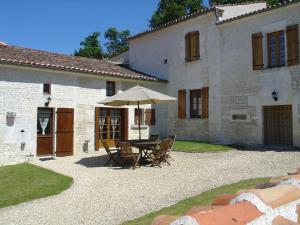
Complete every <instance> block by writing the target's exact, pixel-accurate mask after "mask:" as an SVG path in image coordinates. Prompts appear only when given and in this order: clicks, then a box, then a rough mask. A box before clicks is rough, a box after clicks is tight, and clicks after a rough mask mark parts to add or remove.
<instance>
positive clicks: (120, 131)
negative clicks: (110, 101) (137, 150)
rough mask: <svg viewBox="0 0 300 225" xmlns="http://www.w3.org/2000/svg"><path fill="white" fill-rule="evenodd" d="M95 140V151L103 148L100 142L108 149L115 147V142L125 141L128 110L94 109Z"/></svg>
mask: <svg viewBox="0 0 300 225" xmlns="http://www.w3.org/2000/svg"><path fill="white" fill-rule="evenodd" d="M95 113H96V121H95V138H96V143H95V147H96V150H99V149H100V148H103V146H102V143H101V140H103V141H106V142H107V144H108V146H109V147H115V140H126V139H127V131H128V124H127V123H128V122H127V120H128V110H127V109H115V108H96V112H95Z"/></svg>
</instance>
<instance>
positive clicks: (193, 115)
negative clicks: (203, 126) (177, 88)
mask: <svg viewBox="0 0 300 225" xmlns="http://www.w3.org/2000/svg"><path fill="white" fill-rule="evenodd" d="M195 95H200V98H199V96H198V100H197V101H198V102H197V110H196V111H197V113H196V111H195V110H193V98H194V96H195ZM189 97H190V118H192V119H193V118H202V110H203V109H202V107H203V106H202V104H203V103H202V89H193V90H190V96H189ZM196 97H197V96H196ZM199 103H201V114H200V115H199V114H198V112H199Z"/></svg>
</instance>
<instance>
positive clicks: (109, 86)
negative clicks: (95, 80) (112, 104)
mask: <svg viewBox="0 0 300 225" xmlns="http://www.w3.org/2000/svg"><path fill="white" fill-rule="evenodd" d="M115 94H116V88H115V82H113V81H106V96H113V95H115Z"/></svg>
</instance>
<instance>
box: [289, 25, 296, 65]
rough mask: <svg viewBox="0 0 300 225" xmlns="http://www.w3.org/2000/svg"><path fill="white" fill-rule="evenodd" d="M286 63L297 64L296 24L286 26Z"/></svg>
mask: <svg viewBox="0 0 300 225" xmlns="http://www.w3.org/2000/svg"><path fill="white" fill-rule="evenodd" d="M286 37H287V65H288V66H291V65H296V64H299V33H298V24H296V25H293V26H288V27H287V28H286Z"/></svg>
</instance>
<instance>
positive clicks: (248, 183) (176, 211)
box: [122, 178, 270, 225]
mask: <svg viewBox="0 0 300 225" xmlns="http://www.w3.org/2000/svg"><path fill="white" fill-rule="evenodd" d="M269 180H270V179H269V178H258V179H251V180H245V181H240V182H238V183H234V184H230V185H225V186H222V187H219V188H215V189H212V190H210V191H206V192H203V193H202V194H199V195H196V196H194V197H191V198H188V199H185V200H183V201H180V202H178V203H176V204H175V205H172V206H168V207H166V208H163V209H161V210H159V211H155V212H152V213H149V214H147V215H145V216H142V217H140V218H137V219H135V220H131V221H127V222H124V223H122V225H141V224H143V225H150V224H151V223H152V221H153V219H154V218H155V217H157V216H159V215H165V214H168V215H178V216H180V215H184V214H185V212H186V211H187V210H188V209H190V208H192V207H193V206H195V205H209V204H210V203H211V202H212V200H213V199H214V198H215V197H217V196H218V195H222V194H234V193H236V192H237V191H239V190H242V189H249V188H253V187H255V185H256V184H257V183H263V182H268V181H269Z"/></svg>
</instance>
